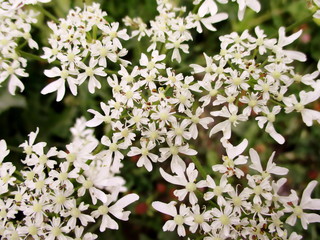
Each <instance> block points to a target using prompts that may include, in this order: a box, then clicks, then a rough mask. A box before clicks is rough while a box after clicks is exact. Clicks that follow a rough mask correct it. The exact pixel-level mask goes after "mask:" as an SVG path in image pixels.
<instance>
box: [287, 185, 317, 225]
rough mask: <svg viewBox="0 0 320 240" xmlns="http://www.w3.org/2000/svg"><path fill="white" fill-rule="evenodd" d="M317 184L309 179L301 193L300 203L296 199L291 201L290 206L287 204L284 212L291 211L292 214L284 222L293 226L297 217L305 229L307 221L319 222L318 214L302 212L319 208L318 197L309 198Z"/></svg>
mask: <svg viewBox="0 0 320 240" xmlns="http://www.w3.org/2000/svg"><path fill="white" fill-rule="evenodd" d="M317 184H318V182H317V181H315V180H314V181H311V182H310V183H309V184H308V186H307V187H306V188H305V190H304V191H303V193H302V197H301V199H300V204H298V200H296V201H293V202H292V204H293V205H292V206H291V205H288V206H287V207H286V209H285V211H286V212H292V215H291V216H290V217H288V218H287V220H286V223H288V224H289V225H291V226H294V225H295V223H296V221H297V218H299V219H300V220H301V224H302V227H303V228H304V229H307V228H308V224H309V223H314V222H320V215H319V214H315V213H306V212H304V210H320V199H312V198H311V193H312V191H313V189H314V188H315V187H316V185H317Z"/></svg>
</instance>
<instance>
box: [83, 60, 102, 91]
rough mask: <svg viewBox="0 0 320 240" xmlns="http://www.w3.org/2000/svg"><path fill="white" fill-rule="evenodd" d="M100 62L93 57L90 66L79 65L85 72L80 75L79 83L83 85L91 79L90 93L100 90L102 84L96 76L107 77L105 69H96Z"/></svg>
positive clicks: (89, 84)
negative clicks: (96, 89)
mask: <svg viewBox="0 0 320 240" xmlns="http://www.w3.org/2000/svg"><path fill="white" fill-rule="evenodd" d="M97 64H98V60H96V59H94V58H93V57H91V58H90V61H89V66H87V65H85V64H84V63H83V62H79V63H78V65H79V67H80V68H82V69H83V70H84V72H82V73H80V74H79V75H78V78H77V80H78V82H79V85H81V84H82V83H83V82H84V81H85V80H86V79H87V78H89V83H88V89H89V92H90V93H94V92H95V88H98V89H100V88H101V83H100V82H99V81H98V80H97V78H96V77H95V75H98V76H102V77H105V76H107V74H106V73H105V72H104V70H103V67H96V65H97Z"/></svg>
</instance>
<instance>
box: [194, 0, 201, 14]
mask: <svg viewBox="0 0 320 240" xmlns="http://www.w3.org/2000/svg"><path fill="white" fill-rule="evenodd" d="M202 3H203V1H201V2H200V3H199V4H198V5H195V6H194V7H193V9H192V13H194V14H197V13H198V10H199V8H200V6H201V5H202Z"/></svg>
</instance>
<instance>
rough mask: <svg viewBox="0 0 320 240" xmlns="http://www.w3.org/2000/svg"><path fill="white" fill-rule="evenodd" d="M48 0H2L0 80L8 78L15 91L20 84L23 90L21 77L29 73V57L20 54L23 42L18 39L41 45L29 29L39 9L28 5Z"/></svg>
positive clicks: (0, 13) (31, 45) (0, 18)
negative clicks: (26, 70)
mask: <svg viewBox="0 0 320 240" xmlns="http://www.w3.org/2000/svg"><path fill="white" fill-rule="evenodd" d="M49 1H50V0H42V1H21V0H15V1H0V20H1V21H0V84H1V83H3V82H5V81H6V80H7V81H8V84H7V86H8V91H9V93H10V94H12V95H14V94H15V92H16V89H17V88H18V89H19V90H20V92H22V91H23V90H24V84H23V83H22V82H21V80H20V78H22V77H28V76H29V74H28V73H26V72H25V68H26V66H27V59H26V58H24V57H22V56H21V52H20V47H19V45H21V43H19V44H18V42H19V41H20V39H23V41H24V42H25V43H26V44H28V46H29V47H30V48H33V49H38V43H37V42H36V41H34V40H33V39H32V36H31V34H30V33H31V26H32V24H34V23H36V22H37V21H38V20H37V16H38V14H39V13H38V12H35V11H34V10H29V9H27V8H25V6H26V5H28V4H37V3H38V2H43V3H44V2H49Z"/></svg>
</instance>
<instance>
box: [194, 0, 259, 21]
mask: <svg viewBox="0 0 320 240" xmlns="http://www.w3.org/2000/svg"><path fill="white" fill-rule="evenodd" d="M215 1H217V2H218V3H221V4H227V3H228V2H230V0H204V1H202V0H194V1H193V4H195V5H199V6H200V7H199V11H198V14H199V16H200V17H203V16H204V15H205V14H206V13H208V12H215V11H217V10H218V6H217V4H216V2H215ZM231 1H232V2H237V4H238V5H239V10H238V18H239V20H242V19H243V17H244V14H245V11H246V8H247V7H249V8H251V9H252V10H253V11H255V12H259V11H260V9H261V5H260V3H259V1H258V0H231Z"/></svg>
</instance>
